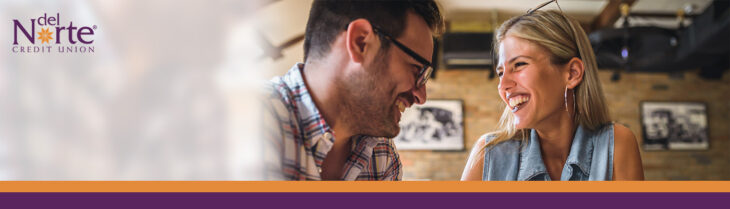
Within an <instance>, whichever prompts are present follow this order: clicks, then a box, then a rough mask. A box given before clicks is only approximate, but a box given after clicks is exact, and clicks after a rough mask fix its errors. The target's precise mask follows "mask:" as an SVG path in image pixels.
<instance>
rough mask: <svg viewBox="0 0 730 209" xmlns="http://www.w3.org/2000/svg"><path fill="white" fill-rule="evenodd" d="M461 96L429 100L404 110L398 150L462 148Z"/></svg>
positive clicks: (397, 141)
mask: <svg viewBox="0 0 730 209" xmlns="http://www.w3.org/2000/svg"><path fill="white" fill-rule="evenodd" d="M462 110H463V108H462V102H461V100H428V101H426V103H425V104H423V105H413V106H412V107H411V108H408V109H407V110H406V111H405V112H403V116H402V117H401V121H400V128H401V129H400V134H398V136H396V137H395V139H394V140H395V144H396V147H397V148H398V149H399V150H463V149H464V122H463V121H464V120H463V118H464V116H463V111H462Z"/></svg>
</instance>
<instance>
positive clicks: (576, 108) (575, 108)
mask: <svg viewBox="0 0 730 209" xmlns="http://www.w3.org/2000/svg"><path fill="white" fill-rule="evenodd" d="M570 91H572V92H573V115H578V105H576V103H575V89H571V90H570Z"/></svg>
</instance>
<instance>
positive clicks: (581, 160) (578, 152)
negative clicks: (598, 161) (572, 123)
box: [517, 125, 593, 181]
mask: <svg viewBox="0 0 730 209" xmlns="http://www.w3.org/2000/svg"><path fill="white" fill-rule="evenodd" d="M592 153H593V137H592V135H591V134H590V132H588V131H587V130H585V129H584V128H583V126H581V125H578V127H577V128H576V131H575V135H574V136H573V142H572V143H571V146H570V153H568V158H567V159H566V161H565V164H566V166H564V167H563V170H565V168H567V167H577V168H578V169H579V170H580V171H581V172H583V173H584V174H586V175H590V168H591V167H590V166H591V160H592ZM540 174H545V175H547V167H545V163H544V161H543V160H542V152H541V150H540V140H539V137H538V135H537V131H535V130H534V129H533V130H531V131H530V139H529V141H528V144H527V147H525V150H523V151H522V152H521V153H520V171H519V175H518V176H517V179H518V180H520V181H525V180H532V179H533V178H534V177H537V176H539V175H540ZM564 175H572V173H564V172H563V173H561V178H562V179H569V178H568V176H564Z"/></svg>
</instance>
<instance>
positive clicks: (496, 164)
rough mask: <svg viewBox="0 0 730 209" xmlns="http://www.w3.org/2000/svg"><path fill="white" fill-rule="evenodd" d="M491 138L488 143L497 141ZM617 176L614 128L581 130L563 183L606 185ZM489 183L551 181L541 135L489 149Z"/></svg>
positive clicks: (485, 173)
mask: <svg viewBox="0 0 730 209" xmlns="http://www.w3.org/2000/svg"><path fill="white" fill-rule="evenodd" d="M485 137H487V139H486V140H487V142H489V141H491V140H492V139H493V137H491V136H485ZM612 174H613V124H608V125H604V126H602V127H599V128H598V130H596V131H589V130H587V129H584V128H583V127H582V126H580V125H579V126H578V128H577V129H576V131H575V137H574V138H573V143H572V145H571V147H570V153H569V154H568V159H567V160H566V161H565V166H563V172H562V174H561V175H560V180H561V181H566V180H571V181H585V180H588V181H605V180H611V178H612ZM482 179H483V180H485V181H549V180H551V179H550V175H548V173H547V168H546V167H545V163H544V162H543V161H542V155H541V153H540V140H539V139H538V136H537V131H535V130H530V138H529V142H528V143H527V144H526V145H525V147H523V146H522V140H508V141H505V142H502V143H499V144H496V145H493V146H489V147H487V148H486V150H485V154H484V171H483V174H482Z"/></svg>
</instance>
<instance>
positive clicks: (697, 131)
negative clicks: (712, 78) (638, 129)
mask: <svg viewBox="0 0 730 209" xmlns="http://www.w3.org/2000/svg"><path fill="white" fill-rule="evenodd" d="M641 126H642V134H643V136H644V143H643V147H644V150H705V149H708V148H709V147H710V142H709V137H708V133H707V127H708V125H707V106H706V105H705V104H704V103H699V102H642V103H641Z"/></svg>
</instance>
